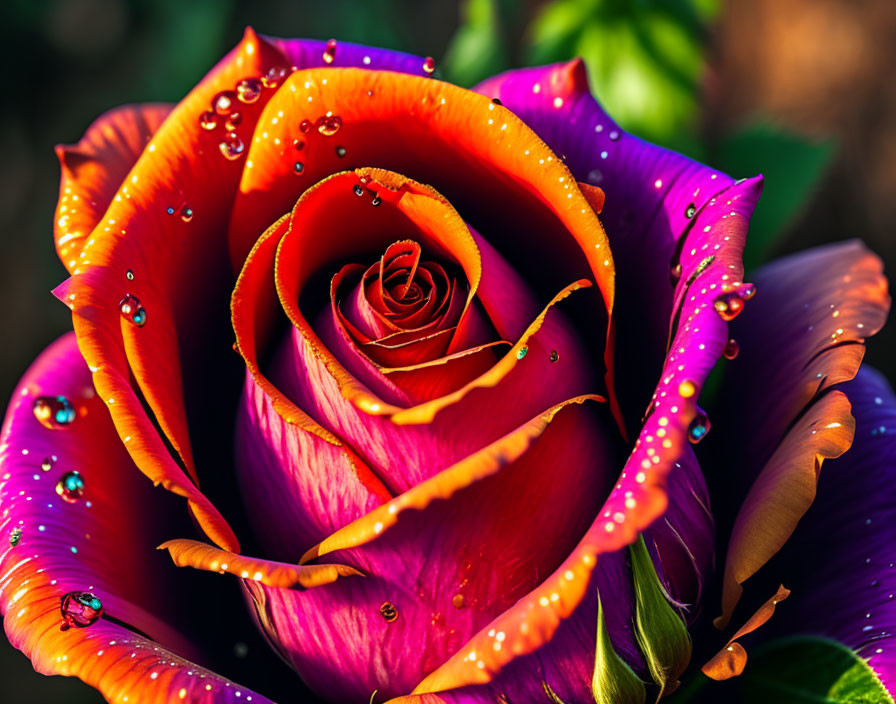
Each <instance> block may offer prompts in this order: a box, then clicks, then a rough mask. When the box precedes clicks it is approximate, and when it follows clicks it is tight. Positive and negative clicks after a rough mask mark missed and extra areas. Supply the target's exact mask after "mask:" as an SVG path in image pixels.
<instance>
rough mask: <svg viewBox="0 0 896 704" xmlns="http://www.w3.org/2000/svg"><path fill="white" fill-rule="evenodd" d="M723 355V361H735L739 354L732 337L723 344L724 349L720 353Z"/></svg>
mask: <svg viewBox="0 0 896 704" xmlns="http://www.w3.org/2000/svg"><path fill="white" fill-rule="evenodd" d="M722 354H723V355H725V359H735V358H736V357H737V355H738V354H740V345H739V344H737V340H735V339H734V338H733V337H732V338H731V339H730V340H728V342H726V343H725V349H724V351H723V352H722Z"/></svg>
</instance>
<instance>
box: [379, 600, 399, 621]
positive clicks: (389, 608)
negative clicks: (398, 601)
mask: <svg viewBox="0 0 896 704" xmlns="http://www.w3.org/2000/svg"><path fill="white" fill-rule="evenodd" d="M380 615H381V616H382V617H383V618H384V619H386V623H392V622H393V621H395V619H397V618H398V609H396V608H395V604H393V603H392V602H391V601H387V602H386V603H384V604H383V605H382V606H381V607H380Z"/></svg>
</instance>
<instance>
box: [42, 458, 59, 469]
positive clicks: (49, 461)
mask: <svg viewBox="0 0 896 704" xmlns="http://www.w3.org/2000/svg"><path fill="white" fill-rule="evenodd" d="M55 463H56V455H52V456H51V457H44V461H43V462H41V463H40V469H41V471H42V472H49V471H50V470H51V469H53V465H54V464H55Z"/></svg>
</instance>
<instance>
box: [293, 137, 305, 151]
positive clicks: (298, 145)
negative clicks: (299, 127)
mask: <svg viewBox="0 0 896 704" xmlns="http://www.w3.org/2000/svg"><path fill="white" fill-rule="evenodd" d="M292 146H294V147H295V148H296V151H299V152H300V151H302V150H303V149H304V148H305V140H303V139H294V140H292Z"/></svg>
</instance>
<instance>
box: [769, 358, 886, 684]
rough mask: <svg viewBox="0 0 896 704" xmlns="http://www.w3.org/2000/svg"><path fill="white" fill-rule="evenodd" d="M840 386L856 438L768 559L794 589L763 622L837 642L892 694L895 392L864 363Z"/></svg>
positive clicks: (780, 630)
mask: <svg viewBox="0 0 896 704" xmlns="http://www.w3.org/2000/svg"><path fill="white" fill-rule="evenodd" d="M836 388H837V389H838V390H839V391H838V393H839V392H842V393H844V394H846V395H847V396H848V397H849V400H850V402H851V403H852V413H853V415H854V416H855V422H856V432H855V440H854V442H853V446H852V448H851V449H850V450H849V451H848V452H846V453H845V454H844V455H843V456H842V457H839V458H838V459H836V460H830V461H829V462H826V463H825V465H824V468H823V469H822V471H821V476H820V478H819V481H818V493H817V496H816V499H815V502H814V504H813V505H812V507H811V508H810V509H809V511H808V513H807V514H806V516H805V518H803V520H802V521H800V524H799V525H798V526H797V529H796V531H795V533H794V537H793V540H791V541H789V542H788V543H787V545H785V546H784V548H783V549H782V550H781V553H780V555H779V558H778V559H776V562H775V563H774V564H775V566H776V567H777V568H778V569H779V570H780V576H781V577H782V579H786V580H787V584H788V585H789V586H790V587H791V589H792V590H793V595H792V596H791V598H790V600H789V601H788V603H787V607H786V608H784V609H782V611H781V615H780V617H776V618H775V619H774V620H773V621H772V622H771V624H770V625H769V628H770V629H772V630H774V632H775V633H776V634H778V635H780V634H787V635H794V634H797V633H809V634H814V635H820V636H826V637H829V638H833V639H835V640H837V641H839V642H840V643H843V644H844V645H846V646H847V647H849V648H852V649H853V650H854V651H855V652H856V653H858V654H859V655H860V656H861V657H862V658H863V659H865V660H866V661H867V662H868V664H869V665H870V666H871V669H872V670H874V672H875V674H876V675H877V677H878V678H879V679H880V680H881V682H882V683H883V685H884V686H885V687H886V688H887V691H889V692H890V694H891V695H894V694H896V648H894V647H893V633H894V632H896V598H894V596H893V595H894V593H896V569H894V568H893V565H894V563H896V549H894V544H893V539H892V538H893V531H892V526H893V524H894V519H896V515H894V514H896V509H894V507H896V501H894V491H896V490H894V483H893V476H892V471H891V470H892V467H893V460H894V457H896V443H894V437H896V435H894V433H893V429H894V427H896V396H894V395H893V391H892V390H891V388H890V385H889V383H888V382H887V380H886V379H885V378H884V377H883V376H882V375H881V374H880V373H879V372H877V371H876V370H874V369H871V368H869V367H867V366H865V367H862V369H860V370H859V372H858V374H857V376H856V378H855V379H854V380H852V381H849V382H846V383H843V384H840V385H838V386H837V387H836ZM832 536H834V537H832ZM819 556H823V559H819ZM769 567H770V568H771V565H770V566H769Z"/></svg>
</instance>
